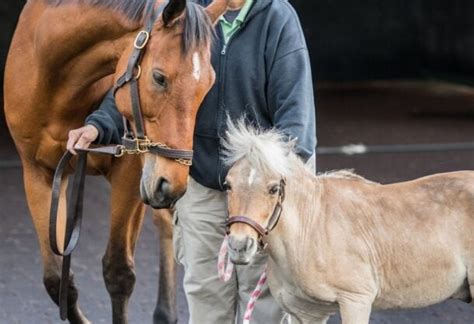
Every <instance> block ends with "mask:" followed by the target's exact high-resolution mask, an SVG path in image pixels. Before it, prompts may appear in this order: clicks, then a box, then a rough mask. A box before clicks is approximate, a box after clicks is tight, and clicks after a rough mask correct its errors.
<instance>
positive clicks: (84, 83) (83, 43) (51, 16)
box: [35, 5, 139, 105]
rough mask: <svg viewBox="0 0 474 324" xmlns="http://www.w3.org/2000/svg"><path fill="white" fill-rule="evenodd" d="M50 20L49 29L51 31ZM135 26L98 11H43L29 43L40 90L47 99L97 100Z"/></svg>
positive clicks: (71, 8)
mask: <svg viewBox="0 0 474 324" xmlns="http://www.w3.org/2000/svg"><path fill="white" fill-rule="evenodd" d="M71 19H72V20H73V22H72V23H71ZM52 21H54V26H55V28H51V22H52ZM138 27H139V26H138V25H137V24H136V23H130V22H127V21H126V20H125V18H122V17H121V16H120V14H118V13H115V12H112V11H110V10H105V9H102V8H94V7H86V6H81V5H67V6H60V7H56V8H48V9H46V10H45V11H44V15H43V17H42V18H41V19H40V21H38V25H37V30H36V36H37V41H36V44H35V45H36V48H37V53H36V55H37V57H38V58H39V60H38V62H41V64H40V66H39V70H40V75H43V76H44V80H42V82H43V84H44V86H46V87H49V88H50V89H49V90H50V92H51V93H53V95H54V94H59V93H61V94H62V98H61V99H62V100H63V101H68V100H70V101H73V102H76V100H77V99H81V100H79V101H82V102H84V101H95V100H98V98H100V97H101V96H103V94H104V92H105V91H106V90H107V88H110V87H111V86H112V76H113V74H114V73H115V68H116V65H117V62H118V60H119V58H120V56H121V54H122V53H123V52H124V51H125V49H126V48H127V46H131V43H132V40H133V33H132V32H133V31H134V30H136V29H137V28H138ZM46 90H48V89H46ZM56 99H57V98H55V100H56ZM87 99H89V100H87ZM64 104H66V103H63V105H64ZM87 104H89V103H86V102H84V105H87ZM59 105H61V103H60V104H59Z"/></svg>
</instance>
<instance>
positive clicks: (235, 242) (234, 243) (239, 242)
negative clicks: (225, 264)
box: [229, 235, 257, 265]
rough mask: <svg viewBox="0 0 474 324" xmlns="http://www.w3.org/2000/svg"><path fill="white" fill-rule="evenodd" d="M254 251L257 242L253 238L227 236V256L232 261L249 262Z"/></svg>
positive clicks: (235, 262)
mask: <svg viewBox="0 0 474 324" xmlns="http://www.w3.org/2000/svg"><path fill="white" fill-rule="evenodd" d="M256 252H257V242H256V240H255V239H254V238H252V237H249V236H245V237H243V238H237V237H235V236H233V235H231V236H229V256H230V260H231V261H232V263H234V264H244V265H245V264H249V263H250V261H251V260H252V258H253V256H254V255H255V253H256Z"/></svg>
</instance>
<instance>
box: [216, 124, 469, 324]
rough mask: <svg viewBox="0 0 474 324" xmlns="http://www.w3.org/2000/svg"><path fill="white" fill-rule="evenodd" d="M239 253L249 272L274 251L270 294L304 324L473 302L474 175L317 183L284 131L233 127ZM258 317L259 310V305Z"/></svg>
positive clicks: (233, 239) (232, 189)
mask: <svg viewBox="0 0 474 324" xmlns="http://www.w3.org/2000/svg"><path fill="white" fill-rule="evenodd" d="M224 143H225V147H226V150H227V151H226V161H227V163H229V164H230V165H233V167H232V168H231V169H230V171H229V174H228V176H227V179H226V183H227V187H228V203H229V205H228V208H229V215H230V217H229V221H228V226H229V227H230V228H228V232H229V234H228V235H229V237H228V248H229V256H230V259H231V261H232V262H234V263H237V264H248V263H249V262H251V259H252V257H253V256H254V255H255V254H256V253H257V252H258V251H259V249H261V248H262V247H264V246H265V245H266V244H268V246H267V249H266V252H267V253H268V255H269V261H268V265H267V266H268V268H267V271H268V284H269V287H270V291H271V293H272V295H273V296H274V297H275V299H276V301H277V302H278V304H279V305H280V306H281V307H282V308H283V309H284V310H285V311H286V312H287V313H289V314H290V318H291V320H295V322H298V323H326V321H327V320H328V318H329V316H330V315H332V314H334V313H335V312H336V311H337V310H340V312H341V317H342V323H344V324H363V323H369V317H370V313H371V310H372V309H400V308H418V307H424V306H428V305H432V304H435V303H439V302H442V301H444V300H446V299H449V298H455V299H460V300H463V301H466V302H471V301H472V295H473V293H474V237H473V235H472V233H473V232H474V172H472V171H460V172H451V173H444V174H436V175H432V176H427V177H424V178H420V179H416V180H413V181H408V182H401V183H394V184H388V185H381V184H378V183H375V182H371V181H368V180H366V179H364V178H363V177H360V176H358V175H355V174H353V173H351V172H348V171H337V172H333V173H328V174H323V175H319V176H316V175H315V174H314V172H313V171H312V170H310V169H308V168H307V167H306V166H305V165H304V164H303V163H302V161H301V160H300V159H299V158H298V157H297V155H295V153H294V149H293V146H292V143H291V142H288V141H287V140H286V138H285V137H284V136H283V135H282V134H281V133H279V132H277V131H274V130H270V131H260V130H256V129H255V128H251V127H248V126H246V125H245V124H244V123H243V122H240V123H237V124H236V125H231V127H229V132H228V134H227V138H226V139H225V141H224ZM256 307H258V302H257V305H256Z"/></svg>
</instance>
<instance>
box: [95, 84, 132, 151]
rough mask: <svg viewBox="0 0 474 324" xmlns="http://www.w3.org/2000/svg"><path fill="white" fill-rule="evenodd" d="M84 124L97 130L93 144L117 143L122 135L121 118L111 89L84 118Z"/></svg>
mask: <svg viewBox="0 0 474 324" xmlns="http://www.w3.org/2000/svg"><path fill="white" fill-rule="evenodd" d="M86 125H92V126H94V127H95V128H97V130H98V131H99V137H98V138H97V140H96V141H95V142H94V144H100V145H108V144H119V143H120V141H121V137H122V135H123V132H124V129H123V119H122V115H121V114H120V112H119V111H118V109H117V105H116V104H115V98H114V94H113V91H112V90H110V91H109V92H108V93H107V95H106V96H105V98H104V100H103V101H102V103H101V104H100V106H99V109H98V110H96V111H94V112H93V113H92V114H90V115H89V116H88V117H87V118H86Z"/></svg>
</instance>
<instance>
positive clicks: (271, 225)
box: [226, 178, 286, 250]
mask: <svg viewBox="0 0 474 324" xmlns="http://www.w3.org/2000/svg"><path fill="white" fill-rule="evenodd" d="M285 185H286V181H285V179H283V178H282V179H281V180H280V188H279V192H278V200H277V202H276V204H275V208H274V209H273V213H272V216H271V217H270V220H269V221H268V225H267V227H263V226H262V225H260V224H259V223H257V222H256V221H254V220H253V219H251V218H249V217H247V216H229V217H228V218H227V222H226V232H227V234H230V227H231V226H232V225H233V224H236V223H242V224H247V225H249V226H250V227H252V228H253V229H254V230H255V231H256V232H257V233H258V243H259V246H260V248H261V249H262V250H264V249H265V248H266V246H267V243H266V242H265V241H264V238H265V237H266V236H268V234H270V232H271V231H273V230H274V229H275V227H276V226H277V224H278V221H279V220H280V217H281V213H282V211H283V202H284V201H285Z"/></svg>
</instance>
